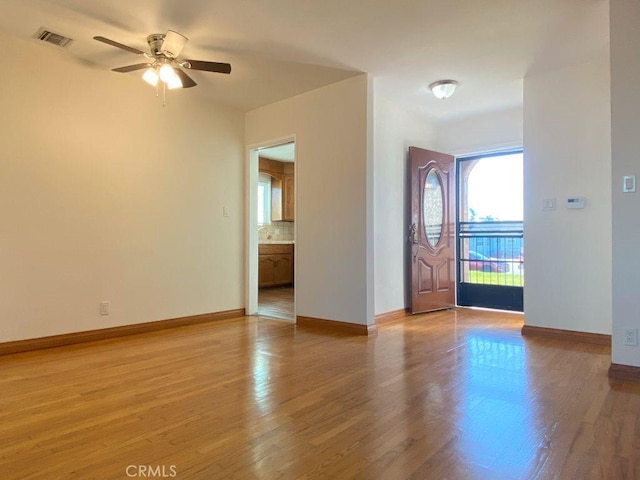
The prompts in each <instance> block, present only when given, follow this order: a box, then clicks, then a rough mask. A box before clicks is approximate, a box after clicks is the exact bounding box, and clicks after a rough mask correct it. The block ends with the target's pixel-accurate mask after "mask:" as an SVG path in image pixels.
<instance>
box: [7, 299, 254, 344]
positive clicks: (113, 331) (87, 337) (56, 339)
mask: <svg viewBox="0 0 640 480" xmlns="http://www.w3.org/2000/svg"><path fill="white" fill-rule="evenodd" d="M244 315H245V309H244V308H238V309H236V310H226V311H224V312H215V313H205V314H202V315H192V316H189V317H180V318H171V319H168V320H158V321H155V322H146V323H137V324H134V325H123V326H120V327H112V328H103V329H100V330H89V331H86V332H76V333H65V334H63V335H53V336H50V337H41V338H30V339H27V340H17V341H14V342H5V343H0V355H8V354H10V353H19V352H28V351H31V350H41V349H43V348H53V347H61V346H63V345H73V344H76V343H85V342H93V341H95V340H105V339H109V338H117V337H124V336H127V335H136V334H138V333H147V332H155V331H158V330H164V329H166V328H175V327H183V326H185V325H195V324H198V323H207V322H212V321H215V320H227V319H229V318H236V317H243V316H244Z"/></svg>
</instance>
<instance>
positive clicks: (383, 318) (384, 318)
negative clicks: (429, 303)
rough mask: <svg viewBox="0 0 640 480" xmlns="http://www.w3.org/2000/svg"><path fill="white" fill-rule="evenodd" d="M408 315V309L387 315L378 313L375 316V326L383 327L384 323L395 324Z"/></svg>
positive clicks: (394, 311)
mask: <svg viewBox="0 0 640 480" xmlns="http://www.w3.org/2000/svg"><path fill="white" fill-rule="evenodd" d="M409 315H410V313H409V309H408V308H401V309H400V310H393V311H391V312H387V313H379V314H378V315H376V325H384V324H386V323H391V322H397V321H398V320H402V319H404V318H406V317H408V316H409Z"/></svg>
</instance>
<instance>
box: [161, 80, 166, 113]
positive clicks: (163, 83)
mask: <svg viewBox="0 0 640 480" xmlns="http://www.w3.org/2000/svg"><path fill="white" fill-rule="evenodd" d="M162 106H163V107H166V106H167V84H166V83H165V82H162Z"/></svg>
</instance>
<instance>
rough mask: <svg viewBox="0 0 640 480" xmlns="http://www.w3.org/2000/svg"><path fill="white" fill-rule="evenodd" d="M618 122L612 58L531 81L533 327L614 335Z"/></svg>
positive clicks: (527, 292) (529, 285) (528, 179)
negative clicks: (552, 206) (614, 136)
mask: <svg viewBox="0 0 640 480" xmlns="http://www.w3.org/2000/svg"><path fill="white" fill-rule="evenodd" d="M605 57H606V56H605ZM610 118H611V117H610V102H609V66H608V58H600V59H597V60H594V61H593V62H591V63H584V64H580V65H574V66H569V67H566V68H563V69H561V70H557V71H554V72H548V73H544V74H540V75H535V76H530V77H527V78H525V82H524V152H525V172H524V174H525V203H524V209H525V212H524V213H525V227H524V228H525V243H524V245H525V246H524V248H525V287H524V303H525V323H526V324H527V325H532V326H539V327H549V328H557V329H565V330H575V331H582V332H592V333H602V334H609V333H611V249H612V243H611V189H610V184H611V138H610V132H611V129H610ZM570 196H583V197H585V198H586V208H585V209H583V210H568V209H567V208H566V207H565V203H564V202H565V199H566V198H567V197H570ZM543 198H556V200H557V207H556V210H555V211H542V210H541V206H542V199H543Z"/></svg>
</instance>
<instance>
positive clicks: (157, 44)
mask: <svg viewBox="0 0 640 480" xmlns="http://www.w3.org/2000/svg"><path fill="white" fill-rule="evenodd" d="M163 42H164V34H163V33H152V34H151V35H149V36H148V37H147V43H148V44H149V48H150V49H151V54H152V55H153V56H154V57H156V58H157V57H164V56H165V54H164V53H163V52H162V43H163Z"/></svg>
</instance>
